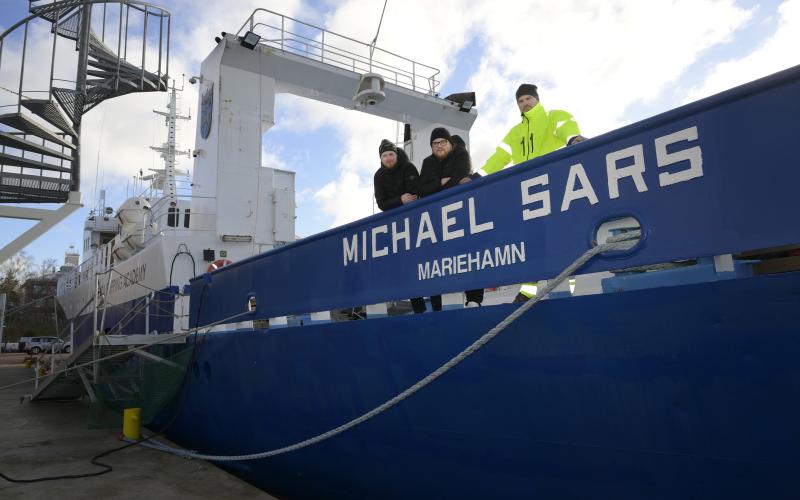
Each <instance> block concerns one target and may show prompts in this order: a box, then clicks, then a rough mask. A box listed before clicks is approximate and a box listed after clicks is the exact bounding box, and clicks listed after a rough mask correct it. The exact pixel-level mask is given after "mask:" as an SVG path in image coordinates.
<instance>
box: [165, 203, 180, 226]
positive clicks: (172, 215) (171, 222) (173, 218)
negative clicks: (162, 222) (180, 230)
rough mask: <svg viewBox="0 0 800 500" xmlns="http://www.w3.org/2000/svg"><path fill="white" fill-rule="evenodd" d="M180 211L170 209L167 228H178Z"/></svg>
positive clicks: (174, 208) (173, 208)
mask: <svg viewBox="0 0 800 500" xmlns="http://www.w3.org/2000/svg"><path fill="white" fill-rule="evenodd" d="M179 211H180V210H179V209H178V208H177V207H169V211H168V215H167V226H169V227H177V226H178V212H179Z"/></svg>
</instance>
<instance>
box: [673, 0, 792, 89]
mask: <svg viewBox="0 0 800 500" xmlns="http://www.w3.org/2000/svg"><path fill="white" fill-rule="evenodd" d="M778 15H779V17H780V19H779V21H778V29H777V30H776V31H775V33H774V34H773V35H772V37H770V38H769V39H768V40H766V41H765V42H764V43H763V44H762V45H761V46H760V47H758V48H757V49H756V50H754V51H753V52H751V53H750V54H748V55H746V56H745V57H742V58H739V59H732V60H729V61H725V62H722V63H719V64H717V65H716V66H715V67H714V68H713V69H712V70H711V71H710V72H709V73H708V75H707V76H706V78H705V80H704V81H703V83H702V84H700V85H699V86H698V87H695V88H693V89H691V90H689V91H688V92H687V93H686V96H685V101H686V102H689V101H695V100H697V99H701V98H703V97H708V96H710V95H713V94H716V93H717V92H721V91H723V90H726V89H729V88H731V87H735V86H737V85H741V84H743V83H747V82H749V81H752V80H755V79H758V78H761V77H764V76H767V75H769V74H772V73H775V72H776V71H780V70H782V69H786V68H788V67H790V66H794V65H796V64H798V63H800V56H799V55H798V52H797V48H798V47H800V0H789V1H786V2H784V3H782V4H781V5H780V6H779V7H778Z"/></svg>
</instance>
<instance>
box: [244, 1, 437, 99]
mask: <svg viewBox="0 0 800 500" xmlns="http://www.w3.org/2000/svg"><path fill="white" fill-rule="evenodd" d="M245 30H247V31H250V32H253V33H255V34H257V35H259V36H260V37H261V40H260V42H259V43H260V44H262V45H265V46H268V47H273V48H277V49H280V50H282V51H284V52H287V53H291V54H294V55H297V56H301V57H305V58H307V59H312V60H314V61H319V62H322V63H325V64H329V65H331V66H335V67H338V68H342V69H346V70H350V71H353V72H355V73H373V72H375V73H380V74H381V75H383V76H384V77H388V78H386V80H387V81H389V82H391V83H394V84H395V85H398V86H401V87H404V88H407V89H410V90H413V91H415V92H420V93H423V94H426V95H435V94H436V92H437V89H438V87H439V83H440V82H439V80H437V77H438V75H439V70H438V69H436V68H434V67H432V66H428V65H427V64H423V63H420V62H418V61H414V60H412V59H408V58H406V57H403V56H401V55H398V54H395V53H393V52H390V51H388V50H384V49H381V48H378V47H376V46H375V45H371V44H367V43H364V42H361V41H359V40H355V39H353V38H350V37H348V36H344V35H340V34H338V33H334V32H332V31H328V30H326V29H324V28H320V27H318V26H314V25H312V24H308V23H305V22H303V21H299V20H297V19H294V18H291V17H289V16H285V15H283V14H278V13H277V12H273V11H271V10H267V9H263V8H257V9H255V10H254V11H253V13H252V14H250V17H248V18H247V20H246V21H245V22H244V24H242V27H241V28H239V31H237V32H236V34H237V35H239V36H241V35H243V34H244V32H245Z"/></svg>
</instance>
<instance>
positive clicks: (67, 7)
mask: <svg viewBox="0 0 800 500" xmlns="http://www.w3.org/2000/svg"><path fill="white" fill-rule="evenodd" d="M53 3H54V2H53V1H52V0H45V1H43V2H42V1H38V2H37V1H31V2H30V6H29V10H30V12H31V14H37V15H38V16H39V17H41V18H42V19H47V20H48V21H50V22H51V23H53V22H55V21H56V19H63V18H64V17H65V16H68V15H69V14H70V12H75V11H77V9H78V7H80V5H81V4H83V3H84V2H83V0H63V1H61V2H59V6H58V7H56V6H54V5H53Z"/></svg>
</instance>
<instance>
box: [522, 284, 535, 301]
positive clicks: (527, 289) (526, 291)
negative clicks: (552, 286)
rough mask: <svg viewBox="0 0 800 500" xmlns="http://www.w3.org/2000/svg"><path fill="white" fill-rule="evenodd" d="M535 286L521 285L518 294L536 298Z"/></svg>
mask: <svg viewBox="0 0 800 500" xmlns="http://www.w3.org/2000/svg"><path fill="white" fill-rule="evenodd" d="M536 290H537V286H536V284H535V283H523V284H522V286H521V287H519V293H521V294H522V295H524V296H526V297H528V298H529V299H530V298H533V297H535V296H536Z"/></svg>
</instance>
